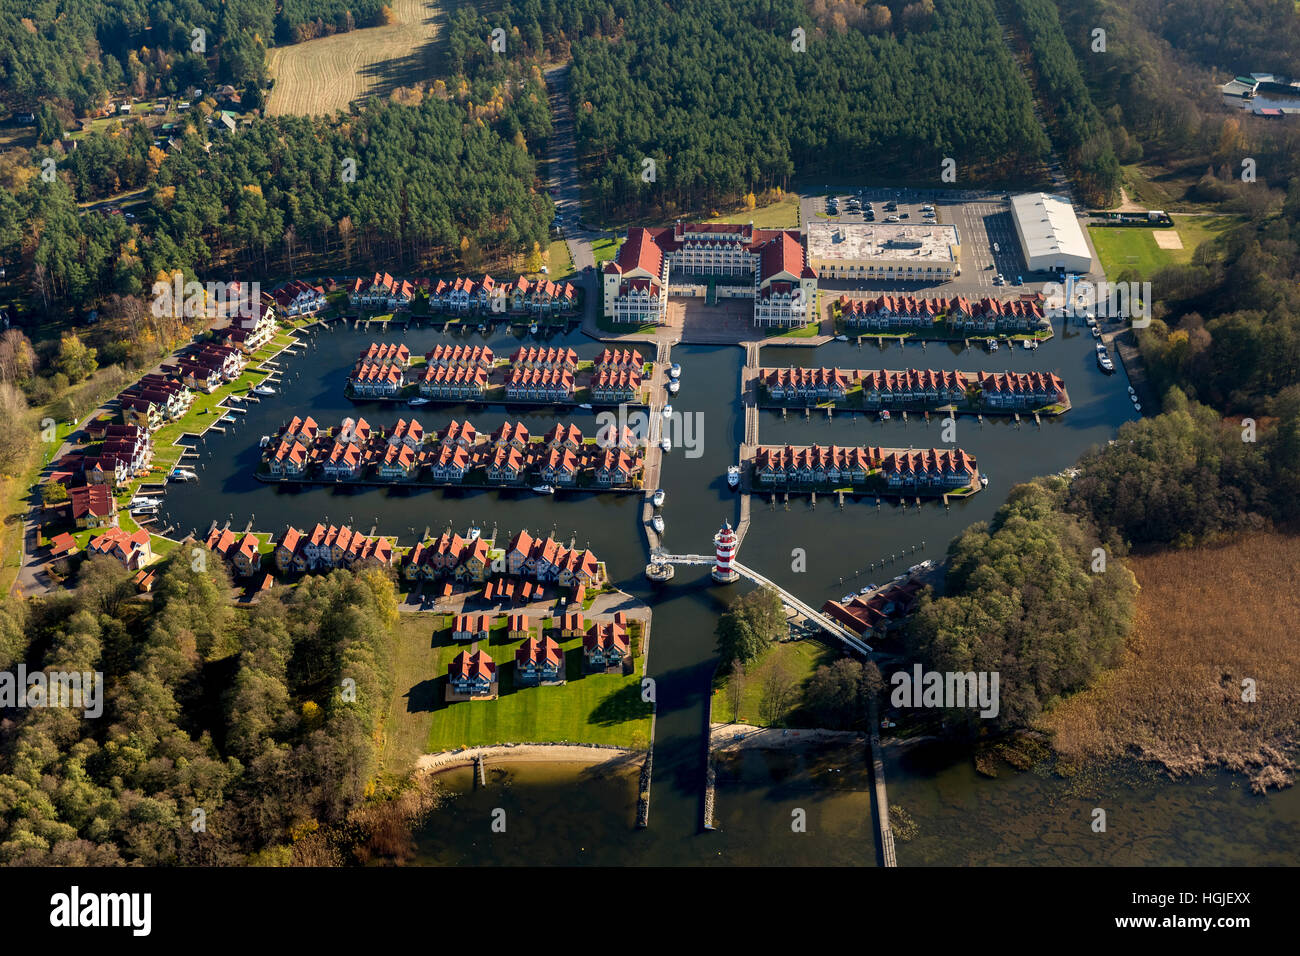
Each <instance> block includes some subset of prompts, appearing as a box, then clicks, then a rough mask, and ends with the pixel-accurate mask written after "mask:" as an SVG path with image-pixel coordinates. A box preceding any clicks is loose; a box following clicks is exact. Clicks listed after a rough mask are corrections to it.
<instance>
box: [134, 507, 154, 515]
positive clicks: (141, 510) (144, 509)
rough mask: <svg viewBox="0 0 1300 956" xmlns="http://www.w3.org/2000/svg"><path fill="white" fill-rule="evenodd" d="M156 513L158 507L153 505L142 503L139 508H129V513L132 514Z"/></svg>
mask: <svg viewBox="0 0 1300 956" xmlns="http://www.w3.org/2000/svg"><path fill="white" fill-rule="evenodd" d="M157 513H158V508H157V506H155V505H144V506H142V507H139V508H132V509H131V514H133V515H156V514H157Z"/></svg>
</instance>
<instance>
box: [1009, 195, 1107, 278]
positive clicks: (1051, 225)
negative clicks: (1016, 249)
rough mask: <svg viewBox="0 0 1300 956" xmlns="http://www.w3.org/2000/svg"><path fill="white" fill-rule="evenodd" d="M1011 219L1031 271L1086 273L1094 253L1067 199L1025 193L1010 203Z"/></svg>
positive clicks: (1090, 267) (1090, 265)
mask: <svg viewBox="0 0 1300 956" xmlns="http://www.w3.org/2000/svg"><path fill="white" fill-rule="evenodd" d="M1011 218H1012V219H1013V220H1014V221H1015V224H1016V235H1017V236H1018V237H1019V239H1020V248H1021V249H1022V250H1023V251H1024V254H1025V266H1026V267H1027V268H1028V270H1029V271H1030V272H1050V271H1052V270H1064V271H1066V272H1078V273H1085V272H1088V271H1089V270H1091V269H1092V253H1091V252H1090V251H1089V250H1088V241H1087V240H1086V239H1085V238H1084V236H1083V227H1082V226H1080V225H1079V217H1078V216H1076V215H1075V214H1074V207H1073V206H1071V205H1070V202H1069V200H1067V199H1066V198H1065V197H1064V196H1053V195H1049V194H1047V193H1025V194H1024V195H1021V196H1015V197H1013V198H1012V200H1011Z"/></svg>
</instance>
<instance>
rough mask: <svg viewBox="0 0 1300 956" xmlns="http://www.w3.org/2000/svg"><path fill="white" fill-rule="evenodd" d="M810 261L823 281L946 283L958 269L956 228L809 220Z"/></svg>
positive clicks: (959, 253)
mask: <svg viewBox="0 0 1300 956" xmlns="http://www.w3.org/2000/svg"><path fill="white" fill-rule="evenodd" d="M807 232H808V264H809V265H811V266H812V267H813V268H814V269H815V270H816V271H817V275H818V276H820V277H821V278H824V279H894V280H902V281H907V280H911V281H913V282H916V281H922V282H924V281H930V282H944V281H947V280H948V279H951V278H952V277H953V276H954V275H956V274H957V272H958V266H959V264H960V262H961V246H960V245H959V244H958V241H957V227H956V226H946V225H940V224H938V223H935V224H934V225H908V224H905V223H881V222H871V223H867V222H820V221H819V222H810V223H808V226H807Z"/></svg>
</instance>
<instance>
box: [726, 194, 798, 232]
mask: <svg viewBox="0 0 1300 956" xmlns="http://www.w3.org/2000/svg"><path fill="white" fill-rule="evenodd" d="M751 219H752V220H753V221H754V225H755V226H757V227H758V228H760V229H798V228H799V194H798V193H786V194H785V196H783V197H782V198H781V200H780V201H779V202H774V203H770V204H769V205H766V206H759V207H758V208H757V209H754V210H747V209H741V210H738V211H737V212H731V213H724V214H723V215H721V216H717V217H715V218H713V219H710V220H709V222H749V221H750V220H751Z"/></svg>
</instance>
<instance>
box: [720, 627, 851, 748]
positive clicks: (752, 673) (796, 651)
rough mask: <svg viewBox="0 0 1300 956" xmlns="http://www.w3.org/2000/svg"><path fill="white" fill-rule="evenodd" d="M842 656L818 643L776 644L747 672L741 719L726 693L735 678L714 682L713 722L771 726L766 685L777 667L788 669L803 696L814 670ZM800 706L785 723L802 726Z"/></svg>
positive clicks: (796, 707) (786, 642)
mask: <svg viewBox="0 0 1300 956" xmlns="http://www.w3.org/2000/svg"><path fill="white" fill-rule="evenodd" d="M839 656H840V655H839V654H838V653H836V652H835V651H834V650H832V649H831V648H829V647H827V646H826V645H825V644H821V643H819V642H817V641H809V640H804V641H785V642H783V643H779V644H773V645H772V646H771V647H770V648H768V650H767V651H766V652H765V653H764V654H763V656H762V657H761V658H759V659H758V661H756V662H755V663H752V664H750V665H749V668H748V670H746V672H745V675H744V678H743V680H744V694H743V695H742V697H741V703H740V714H739V715H738V716H737V715H734V714H732V712H731V701H730V699H729V694H728V692H727V684H728V683H729V682H730V681H731V680H732V679H733V677H732V676H728V677H725V678H721V679H719V680H718V681H717V682H716V683H715V685H714V691H713V722H714V723H730V722H733V721H734V722H736V723H745V724H755V725H757V726H760V727H765V726H768V725H767V724H766V723H765V722H764V721H763V719H762V717H761V713H762V707H761V704H762V700H763V682H764V680H765V679H766V677H767V675H768V674H769V673H770V672H771V670H772V669H773V668H774V667H776V666H777V665H778V664H782V665H784V666H785V668H786V670H787V672H788V673H789V674H790V676H791V678H793V680H794V682H795V684H796V685H797V686H798V687H799V688H800V697H802V689H803V687H804V685H806V684H807V683H808V679H809V678H811V677H812V675H813V671H815V670H816V669H817V668H818V667H821V666H822V665H823V664H830V663H833V662H834V661H835V660H837V659H838V658H839ZM799 706H800V705H799V704H796V705H795V708H794V710H793V711H792V712H791V714H790V715H789V717H790V719H788V720H786V721H784V723H785V724H788V725H796V726H797V725H799V720H798V711H799Z"/></svg>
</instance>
